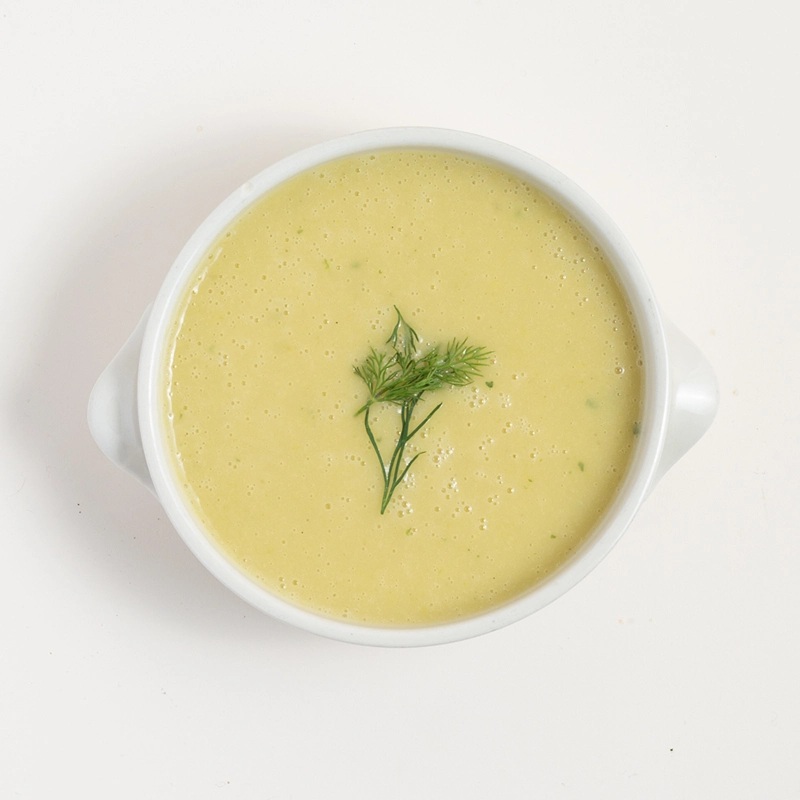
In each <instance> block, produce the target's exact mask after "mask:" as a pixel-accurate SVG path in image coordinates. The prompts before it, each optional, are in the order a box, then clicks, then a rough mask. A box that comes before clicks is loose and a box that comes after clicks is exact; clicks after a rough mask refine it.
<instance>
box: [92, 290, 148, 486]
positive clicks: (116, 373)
mask: <svg viewBox="0 0 800 800" xmlns="http://www.w3.org/2000/svg"><path fill="white" fill-rule="evenodd" d="M151 308H152V306H148V307H147V310H146V311H145V312H144V315H143V316H142V318H141V319H140V320H139V324H138V325H137V326H136V329H135V330H134V332H133V333H132V334H131V335H130V337H129V338H128V341H127V342H125V344H124V345H123V346H122V349H121V350H120V351H119V353H117V355H115V356H114V358H113V359H112V360H111V363H110V364H109V365H108V366H107V367H106V368H105V370H103V374H102V375H101V376H100V377H99V378H98V380H97V383H96V384H95V385H94V389H92V394H91V396H90V397H89V414H88V418H89V430H90V431H91V433H92V437H93V438H94V440H95V442H97V444H98V446H99V447H100V449H101V450H102V451H103V453H105V455H106V456H108V458H110V459H111V460H112V461H113V462H114V463H115V464H117V465H118V466H120V467H122V469H124V470H125V471H126V472H129V473H130V474H131V475H133V476H134V478H137V479H138V480H139V481H141V482H142V483H143V484H144V485H145V486H146V487H147V488H148V489H149V490H150V491H151V492H153V494H155V489H154V488H153V481H152V479H151V478H150V472H149V471H148V469H147V462H146V461H145V457H144V449H143V448H142V435H141V432H140V430H139V406H138V402H137V399H136V395H137V383H138V377H139V354H140V352H141V349H142V340H143V339H144V330H145V327H146V326H147V320H148V319H149V318H150V309H151Z"/></svg>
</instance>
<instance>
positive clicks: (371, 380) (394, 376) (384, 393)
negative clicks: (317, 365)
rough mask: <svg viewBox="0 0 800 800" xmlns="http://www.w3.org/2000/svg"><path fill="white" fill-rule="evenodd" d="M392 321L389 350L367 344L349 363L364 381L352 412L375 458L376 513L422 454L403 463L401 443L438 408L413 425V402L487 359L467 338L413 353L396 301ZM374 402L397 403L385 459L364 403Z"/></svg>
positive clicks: (413, 339)
mask: <svg viewBox="0 0 800 800" xmlns="http://www.w3.org/2000/svg"><path fill="white" fill-rule="evenodd" d="M394 310H395V311H396V312H397V322H396V324H395V326H394V330H393V331H392V335H391V336H390V337H389V338H388V339H387V340H386V343H387V344H391V346H392V349H393V350H394V353H393V354H392V355H387V354H386V353H379V352H378V351H377V350H376V349H375V348H374V347H373V348H370V354H369V355H368V356H367V358H366V360H365V361H364V363H363V364H361V366H359V367H356V368H355V372H356V375H358V377H359V378H361V380H363V381H364V383H365V384H366V385H367V389H369V400H367V402H366V403H365V404H364V405H363V406H361V408H359V409H358V411H357V412H356V416H358V415H359V414H361V413H363V414H364V427H365V428H366V431H367V436H368V437H369V441H370V444H371V445H372V449H373V450H374V451H375V455H376V456H377V457H378V463H379V464H380V468H381V475H382V477H383V497H382V498H381V514H383V513H384V511H386V507H387V506H388V505H389V501H390V500H391V499H392V494H394V490H395V489H396V488H397V487H398V486H399V485H400V483H401V482H402V481H403V479H404V478H405V477H406V475H407V474H408V471H409V470H410V469H411V465H412V464H413V463H414V462H415V461H416V460H417V459H418V458H419V457H420V456H421V455H422V454H423V453H422V452H420V453H417V454H416V455H415V456H414V457H413V458H411V459H410V460H409V461H408V462H406V461H405V459H404V454H405V449H406V445H407V444H408V443H409V441H410V440H411V439H412V438H413V437H414V436H415V435H416V434H417V433H419V431H420V430H421V429H422V428H423V427H424V426H425V424H426V423H427V422H428V421H429V420H430V418H431V417H432V416H433V415H434V414H435V413H436V412H437V411H438V410H439V409H440V408H441V407H442V404H441V403H439V405H437V406H436V407H435V408H434V409H433V411H431V412H430V413H429V414H427V416H426V417H425V418H424V419H423V420H422V422H420V423H419V424H418V425H415V426H414V427H413V428H412V427H411V417H412V415H413V414H414V409H415V408H416V407H417V403H419V401H420V400H421V399H422V395H423V394H424V393H425V392H432V391H435V390H436V389H441V388H443V387H444V386H467V385H468V384H470V383H472V381H473V379H474V378H475V377H477V376H478V375H480V371H481V368H483V367H485V366H486V365H487V364H488V363H489V357H490V356H491V355H492V353H491V351H490V350H487V349H486V348H485V347H472V346H469V347H468V346H467V340H466V339H462V340H461V341H459V340H458V339H453V340H452V341H451V342H450V343H449V344H448V345H447V347H445V349H444V352H439V346H438V345H436V346H434V347H432V348H431V349H430V350H428V352H427V353H424V354H418V349H417V346H418V344H419V341H420V339H419V336H418V335H417V332H416V331H415V330H414V329H413V328H412V327H411V326H410V325H409V324H408V323H407V322H406V321H405V320H404V319H403V315H402V314H401V313H400V310H399V309H398V308H397V306H395V307H394ZM375 403H391V404H392V405H395V406H399V408H400V433H399V435H398V438H397V444H395V447H394V452H393V453H392V457H391V459H390V461H389V463H388V464H387V463H386V462H385V461H384V460H383V456H382V455H381V451H380V448H379V447H378V443H377V441H376V440H375V436H374V434H373V433H372V429H371V428H370V425H369V412H370V408H371V407H372V406H373V405H375Z"/></svg>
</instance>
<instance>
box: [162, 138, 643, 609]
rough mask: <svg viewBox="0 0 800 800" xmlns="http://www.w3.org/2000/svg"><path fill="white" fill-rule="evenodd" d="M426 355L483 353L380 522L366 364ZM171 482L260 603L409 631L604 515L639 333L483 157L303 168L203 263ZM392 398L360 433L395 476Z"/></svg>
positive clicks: (518, 586) (636, 371)
mask: <svg viewBox="0 0 800 800" xmlns="http://www.w3.org/2000/svg"><path fill="white" fill-rule="evenodd" d="M395 307H396V308H397V309H399V310H400V312H402V315H403V317H404V318H405V320H406V321H407V322H408V323H409V324H410V325H411V326H412V327H413V328H414V330H415V331H416V332H417V334H418V335H419V337H420V343H419V348H420V350H421V351H422V350H427V349H429V348H431V347H432V346H434V345H437V344H438V345H441V346H442V347H444V346H445V345H446V343H447V342H449V341H451V340H452V339H454V338H456V339H458V340H462V339H466V340H467V343H468V345H475V346H482V347H485V348H487V349H488V350H490V351H492V356H491V357H490V359H489V363H487V364H486V365H485V366H484V367H483V369H482V374H481V375H480V376H479V377H476V378H475V379H474V381H473V383H471V384H470V385H467V386H461V387H447V388H444V389H441V390H438V391H432V392H427V393H425V394H424V395H423V396H422V399H421V400H420V403H419V406H418V407H417V409H416V410H415V412H414V419H415V422H421V421H422V420H423V419H424V417H425V415H426V414H427V413H429V412H430V411H431V410H432V409H433V408H434V406H435V405H437V404H439V403H441V404H442V405H441V408H440V409H439V411H438V412H437V413H436V414H434V416H433V417H432V418H431V419H430V420H429V422H428V423H427V424H426V425H425V426H424V427H423V428H422V429H421V430H420V431H419V433H418V434H417V435H416V436H415V437H414V439H413V440H412V441H411V442H410V443H409V445H408V448H407V450H406V453H405V462H406V463H407V462H408V460H409V459H410V458H412V457H413V456H414V455H416V454H418V453H422V454H421V455H420V456H419V458H417V460H416V461H415V462H414V464H413V465H412V467H411V469H410V471H409V473H408V475H407V476H406V478H405V479H404V481H403V482H402V483H401V484H400V485H399V486H398V488H397V489H396V491H395V493H394V495H393V496H392V498H391V500H390V502H389V504H388V506H387V508H386V511H385V513H383V514H382V513H381V511H380V506H381V495H382V492H383V476H382V474H381V470H380V465H379V462H378V460H377V457H376V454H375V452H374V450H373V447H372V445H371V443H370V441H369V439H368V436H367V434H366V431H365V425H364V415H363V414H361V415H357V413H356V412H357V411H358V410H359V408H361V407H362V406H363V405H364V404H365V403H366V402H367V400H368V399H369V395H368V391H367V388H366V385H365V384H364V382H363V381H362V380H361V379H360V378H359V377H358V375H356V373H355V367H357V366H359V365H360V364H362V363H363V362H364V359H365V358H366V357H367V356H368V355H369V352H370V348H375V349H376V351H378V352H385V353H386V354H387V357H389V356H390V355H391V353H392V350H391V346H390V345H389V344H387V343H386V342H387V339H388V338H389V335H390V334H391V332H392V329H393V326H394V325H395V322H396V321H397V313H396V311H395ZM165 360H166V366H165V371H164V372H165V381H164V390H163V398H164V400H163V409H164V419H165V428H166V430H167V432H168V439H169V448H170V450H171V452H172V453H173V455H174V470H175V474H176V476H177V479H178V481H179V482H180V484H181V485H182V486H183V487H184V490H185V494H186V498H187V501H188V503H189V504H190V505H191V507H192V509H193V511H194V513H195V515H196V517H197V519H198V521H199V523H200V524H201V526H202V527H203V528H204V529H205V530H206V531H207V532H208V533H209V535H210V536H211V537H213V539H214V540H215V541H216V542H217V543H218V545H219V547H221V548H222V549H223V551H224V552H225V553H227V554H228V556H229V557H230V558H231V559H232V560H233V561H234V562H235V563H236V564H238V565H239V566H240V568H241V569H242V570H243V571H245V572H246V573H247V574H249V575H250V576H251V577H252V578H254V579H255V580H256V581H259V582H260V583H262V584H263V585H264V586H265V587H267V588H268V589H269V590H270V591H272V592H274V593H276V594H278V595H280V596H282V597H283V598H285V599H286V600H288V601H290V602H292V603H295V604H297V605H299V606H302V607H305V608H308V609H312V610H314V611H316V612H319V613H322V614H325V615H329V616H331V617H334V618H339V619H346V620H348V621H351V622H357V623H362V624H372V625H420V624H430V623H435V622H441V621H446V620H453V619H456V618H459V617H464V616H468V615H473V614H476V613H478V612H481V611H484V610H486V609H487V608H490V607H492V606H496V605H498V604H501V603H504V602H507V601H509V600H511V599H512V598H515V597H517V596H519V595H520V594H521V593H523V592H525V591H526V590H528V589H530V588H531V587H532V586H534V585H535V584H536V583H537V582H539V581H540V580H542V579H543V578H544V577H545V576H547V575H548V574H549V573H551V572H552V571H553V570H554V569H556V568H557V567H558V566H559V565H560V564H562V563H563V562H564V561H565V560H566V559H567V558H568V557H569V556H570V554H571V553H572V552H574V551H575V549H576V548H577V547H578V546H579V545H580V544H581V542H582V541H583V540H584V539H585V537H586V536H587V534H588V533H589V532H590V531H591V530H592V528H593V526H594V525H595V524H596V523H597V521H598V519H599V518H600V517H601V516H602V514H603V512H604V510H605V509H606V508H607V506H608V505H609V503H610V501H611V500H612V498H613V496H614V494H615V492H616V491H617V489H618V487H619V484H620V481H621V479H622V478H623V476H624V474H625V472H626V467H627V465H628V463H629V461H630V459H631V454H632V451H633V447H634V444H635V442H636V437H637V434H638V426H639V416H640V404H641V394H642V366H641V360H640V352H639V343H638V339H637V332H636V328H635V324H634V322H633V320H632V316H631V313H630V310H629V308H628V306H627V304H626V300H625V298H624V296H623V294H622V292H621V290H620V288H619V287H618V285H617V284H616V282H615V280H614V277H613V275H612V273H611V271H610V269H609V267H608V265H607V263H606V261H605V259H604V256H603V254H602V252H601V251H600V250H599V248H598V247H597V245H596V244H595V243H594V242H593V241H592V239H591V238H589V236H588V235H587V234H586V233H585V232H584V231H583V230H582V229H581V228H580V227H579V226H578V225H577V224H576V222H575V221H574V220H572V219H571V218H570V216H569V215H568V214H567V213H566V212H565V211H564V210H563V209H562V208H561V207H560V206H558V205H557V204H556V203H555V202H554V201H552V200H551V199H550V198H549V197H547V196H546V195H545V194H543V193H542V192H540V191H538V190H537V189H535V188H534V187H532V186H531V185H529V184H527V183H526V182H525V181H523V180H521V179H520V178H518V177H516V176H515V175H512V174H510V173H508V172H506V171H504V170H502V169H499V168H497V167H495V166H493V165H490V164H488V163H483V162H479V161H475V160H472V159H469V158H463V157H460V156H458V155H455V154H449V153H445V152H438V151H381V152H376V153H374V154H368V155H361V156H357V157H348V158H343V159H341V160H337V161H333V162H331V163H327V164H325V165H323V166H320V167H318V168H316V169H312V170H310V171H308V172H306V173H303V174H301V175H299V176H297V177H295V178H292V179H291V180H289V181H287V182H286V183H284V184H282V185H280V186H278V187H277V188H275V189H273V190H272V191H270V192H269V193H267V194H266V195H265V196H263V197H261V198H260V199H258V200H257V201H255V202H254V203H253V205H251V206H250V207H249V208H248V209H247V210H246V211H245V212H244V213H243V214H242V215H241V216H240V217H239V218H238V219H237V220H236V221H235V222H234V223H233V224H232V225H231V226H230V228H229V229H228V230H227V231H225V233H224V234H223V235H222V236H221V237H220V238H219V239H218V240H217V241H216V242H215V243H214V245H213V246H212V247H211V248H210V249H209V251H208V252H207V254H206V255H205V256H204V257H203V259H202V262H201V264H200V265H199V267H198V269H197V271H196V274H195V275H194V277H193V279H192V281H191V283H190V285H189V288H188V289H187V291H186V294H185V297H184V298H183V300H182V302H181V303H180V306H179V309H178V311H177V313H176V316H175V321H174V324H173V328H172V333H171V335H170V337H169V341H168V351H167V353H166V354H165ZM398 412H399V410H398V407H397V406H392V405H389V404H385V403H384V404H377V405H375V406H373V408H372V409H371V411H370V421H371V423H372V427H373V430H374V435H375V437H376V442H377V445H378V447H379V449H380V450H381V451H382V453H383V454H384V458H385V459H386V460H387V461H388V460H389V457H390V456H391V454H392V449H393V447H394V444H395V443H396V440H397V435H398V427H399V413H398Z"/></svg>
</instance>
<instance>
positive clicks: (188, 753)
mask: <svg viewBox="0 0 800 800" xmlns="http://www.w3.org/2000/svg"><path fill="white" fill-rule="evenodd" d="M796 8H797V6H796V5H795V4H789V3H779V2H758V3H756V2H726V3H723V2H713V0H693V1H692V2H685V1H682V0H668V1H667V0H657V1H654V2H642V1H641V0H629V1H627V0H626V1H623V0H605V1H604V2H591V0H585V1H584V2H578V1H577V0H566V1H564V0H562V1H561V2H546V3H545V2H522V0H518V1H517V2H502V0H492V2H489V1H488V0H486V2H477V1H476V0H458V2H456V0H426V1H425V2H423V1H422V0H406V1H405V2H403V3H399V2H381V1H380V0H371V2H355V1H354V0H339V1H338V2H328V3H325V2H321V1H320V2H307V1H304V0H295V2H291V3H290V2H278V1H277V0H262V1H261V2H246V1H244V0H227V2H224V3H223V2H208V1H207V0H191V1H190V0H160V2H149V3H148V2H143V0H138V2H132V1H131V0H117V1H116V2H113V3H112V2H102V1H101V0H70V2H64V0H24V2H23V0H0V220H1V221H2V228H1V229H0V230H2V248H0V342H1V343H2V344H1V346H0V533H1V534H2V537H1V538H0V615H2V616H1V617H0V621H1V622H2V643H1V644H0V670H1V674H0V796H2V797H3V798H5V797H9V798H12V797H24V798H54V797H65V796H67V797H69V796H76V797H77V796H80V797H86V798H264V799H265V800H301V799H302V800H304V799H305V798H348V800H360V798H370V800H372V798H386V799H387V800H400V799H401V798H402V799H403V800H405V798H423V799H424V800H427V799H428V798H431V800H433V799H434V798H436V800H439V799H440V798H457V799H458V800H473V798H474V799H475V800H478V799H480V800H483V799H484V798H569V799H573V798H574V799H575V800H577V799H579V798H580V799H581V800H583V798H614V799H615V800H616V799H617V798H701V799H705V798H725V800H732V799H733V798H769V799H770V800H775V799H776V798H800V767H798V752H800V729H799V728H798V725H799V724H800V686H799V684H800V681H798V674H800V655H799V653H798V632H799V631H800V535H799V534H800V513H799V512H798V507H799V505H800V502H799V498H800V469H799V468H798V460H799V456H798V445H799V444H800V435H799V434H800V430H799V427H800V426H799V425H798V401H799V400H800V378H799V377H798V373H799V372H800V369H799V362H800V352H799V351H800V348H798V344H800V337H799V336H798V329H799V327H800V322H798V313H797V309H798V299H799V298H800V291H799V289H800V285H799V284H800V281H799V279H798V211H800V208H799V207H798V199H797V198H798V179H800V174H798V173H799V170H798V163H799V162H798V144H799V143H800V126H798V111H797V106H798V80H797V78H798V74H800V73H799V72H798V70H799V68H800V58H799V57H798V55H797V53H798V44H797V30H798V23H800V19H799V18H798V16H799V15H798V12H797V10H796ZM407 124H411V125H434V126H441V127H450V128H458V129H463V130H467V131H472V132H475V133H480V134H484V135H487V136H491V137H494V138H497V139H500V140H503V141H506V142H509V143H511V144H514V145H517V146H519V147H521V148H523V149H525V150H527V151H529V152H531V153H533V154H534V155H537V156H539V157H540V158H542V159H544V160H545V161H548V162H549V163H550V164H552V165H553V166H555V167H556V168H557V169H559V170H561V171H562V172H564V173H566V174H567V175H568V176H570V177H571V178H572V179H573V180H574V181H575V182H577V183H578V184H579V185H580V186H582V187H583V188H584V189H585V190H587V191H588V192H589V194H591V195H592V196H593V197H594V198H595V199H596V200H597V201H599V203H600V204H601V205H602V206H603V207H604V208H605V209H606V210H607V211H608V212H609V213H610V215H611V217H612V218H613V219H615V221H616V222H617V223H618V225H619V226H620V227H621V228H622V230H623V231H624V232H625V233H626V235H627V237H628V238H629V240H630V241H631V243H632V244H633V247H634V249H635V250H636V251H637V252H638V254H639V256H640V258H641V260H642V262H643V263H644V265H645V268H646V270H647V273H648V275H649V277H650V280H651V282H652V284H653V286H654V288H655V291H656V295H657V297H658V298H659V301H660V303H661V305H662V307H663V308H664V310H665V312H666V313H667V314H668V315H669V316H670V317H671V318H672V319H673V320H674V321H675V322H676V324H677V325H678V327H680V328H681V329H683V330H684V331H685V332H686V333H687V334H688V336H689V337H690V338H691V339H692V340H693V341H695V342H696V343H697V344H698V345H699V346H700V348H701V349H702V350H703V351H704V352H705V354H706V355H707V356H708V358H709V359H710V360H711V362H712V363H713V365H714V367H715V370H716V372H717V375H718V378H719V383H720V391H721V405H720V410H719V415H718V418H717V420H716V422H715V424H714V426H713V427H712V429H711V430H710V432H709V433H708V434H707V436H706V437H705V438H704V439H703V440H702V441H701V442H700V443H699V444H698V445H697V447H695V448H694V449H693V450H692V451H691V452H690V453H689V454H688V455H687V456H686V457H685V458H684V459H683V460H682V461H681V462H680V463H679V464H678V465H677V466H676V467H675V468H674V469H673V471H672V472H670V473H669V474H668V475H667V476H666V477H665V478H664V480H663V481H662V483H661V484H660V485H659V486H658V488H657V489H656V491H655V492H654V493H653V495H652V496H651V497H650V499H649V500H648V501H647V503H646V504H645V505H644V507H643V508H642V510H641V512H640V513H639V515H638V517H637V518H636V520H635V522H634V524H633V525H632V526H631V528H630V529H629V530H628V532H627V533H626V535H625V537H623V539H622V541H621V543H620V544H619V545H618V546H617V547H616V549H615V550H614V551H613V552H612V554H611V555H610V556H609V557H608V558H607V559H606V560H605V561H604V562H603V563H602V564H601V565H600V567H598V568H597V569H596V570H595V571H594V572H593V573H592V574H591V575H590V576H589V577H588V578H587V579H586V580H584V581H583V582H582V583H581V584H580V585H579V586H578V587H577V588H575V589H574V590H573V591H571V592H570V593H569V594H567V595H566V596H564V597H563V598H562V599H560V600H559V601H557V602H556V603H554V604H553V605H551V606H549V607H548V608H546V609H544V610H543V611H541V612H539V613H538V614H536V615H534V616H533V617H530V618H528V619H526V620H524V621H522V622H519V623H517V624H516V625H513V626H511V627H510V628H506V629H504V630H502V631H499V632H497V633H493V634H490V635H487V636H484V637H481V638H478V639H475V640H471V641H467V642H462V643H458V644H452V645H446V646H441V647H434V648H428V649H416V650H380V649H375V648H365V647H358V646H353V645H345V644H340V643H337V642H333V641H327V640H324V639H321V638H318V637H315V636H312V635H310V634H306V633H303V632H301V631H298V630H295V629H292V628H289V627H287V626H285V625H283V624H280V623H277V622H274V621H272V620H271V619H269V618H267V617H265V616H263V615H261V614H260V613H258V612H256V611H254V610H252V609H251V608H250V607H249V606H247V605H245V604H244V603H243V602H242V601H240V600H239V599H237V598H236V597H235V596H233V595H232V594H231V593H230V592H228V591H227V590H226V589H224V588H223V587H222V586H221V585H220V584H218V583H217V582H216V581H215V580H214V579H213V578H212V577H211V576H210V575H209V574H207V573H206V572H205V571H204V569H203V568H202V567H201V566H200V565H199V563H197V562H196V561H195V559H194V558H193V557H192V556H191V555H190V553H189V552H188V550H187V549H186V547H185V546H184V545H183V543H182V541H181V540H180V539H179V537H178V536H177V534H176V533H175V532H174V530H173V529H172V527H171V526H170V524H169V523H168V522H167V521H166V520H165V518H164V515H163V513H162V512H161V510H160V508H159V506H158V505H157V503H156V501H155V500H154V499H153V497H151V496H150V495H149V494H148V493H147V492H146V491H145V490H144V489H143V488H141V487H140V486H139V485H138V484H137V483H135V482H134V481H133V480H132V479H130V478H129V477H128V476H126V475H125V474H124V473H123V472H122V471H120V470H119V469H117V468H116V467H115V466H114V465H112V464H111V463H109V462H107V461H106V460H105V459H104V458H103V456H102V455H101V454H100V452H99V451H98V450H97V448H96V447H95V445H94V443H93V442H92V440H91V438H90V436H89V433H88V429H87V426H86V422H85V416H86V403H87V398H88V395H89V391H90V389H91V387H92V384H93V383H94V380H95V379H96V377H97V376H98V375H99V374H100V372H101V370H102V369H103V367H104V366H105V365H106V363H107V362H108V361H109V359H110V358H111V357H112V356H113V354H114V353H115V352H116V350H117V349H118V347H119V346H120V345H121V344H122V342H123V341H124V340H125V338H126V337H127V335H128V333H129V332H130V331H131V330H132V329H133V327H134V325H135V323H136V321H137V319H138V318H139V315H140V314H141V312H142V311H143V309H144V308H145V306H146V305H147V304H148V302H149V301H150V300H151V299H152V298H153V297H154V295H155V292H156V290H157V288H158V286H159V285H160V283H161V280H162V276H163V275H164V273H165V272H166V270H167V268H168V267H169V265H170V264H171V262H172V260H173V259H174V257H175V256H176V255H177V253H178V251H179V250H180V248H181V246H182V245H183V243H184V242H185V241H186V239H187V238H188V237H189V235H190V234H191V233H192V231H193V230H194V229H195V227H196V226H197V225H198V224H199V223H200V222H201V221H202V220H203V218H204V217H205V216H206V214H208V213H209V212H210V211H211V210H212V209H213V208H214V207H215V206H216V204H217V203H218V202H219V201H220V200H222V199H223V198H224V197H225V196H227V194H228V193H229V192H231V191H232V190H233V189H234V188H236V187H237V186H239V185H240V184H241V183H243V182H244V181H245V180H247V179H248V178H249V177H251V176H252V175H254V174H255V173H257V172H259V171H260V170H262V169H263V168H264V167H266V166H268V165H269V164H271V163H272V162H274V161H275V160H277V159H278V158H280V157H282V156H285V155H288V154H289V153H292V152H294V151H296V150H298V149H301V148H303V147H306V146H308V145H311V144H314V143H317V142H320V141H323V140H325V139H328V138H331V137H334V136H338V135H341V134H345V133H350V132H353V131H358V130H363V129H367V128H376V127H384V126H392V125H407Z"/></svg>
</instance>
